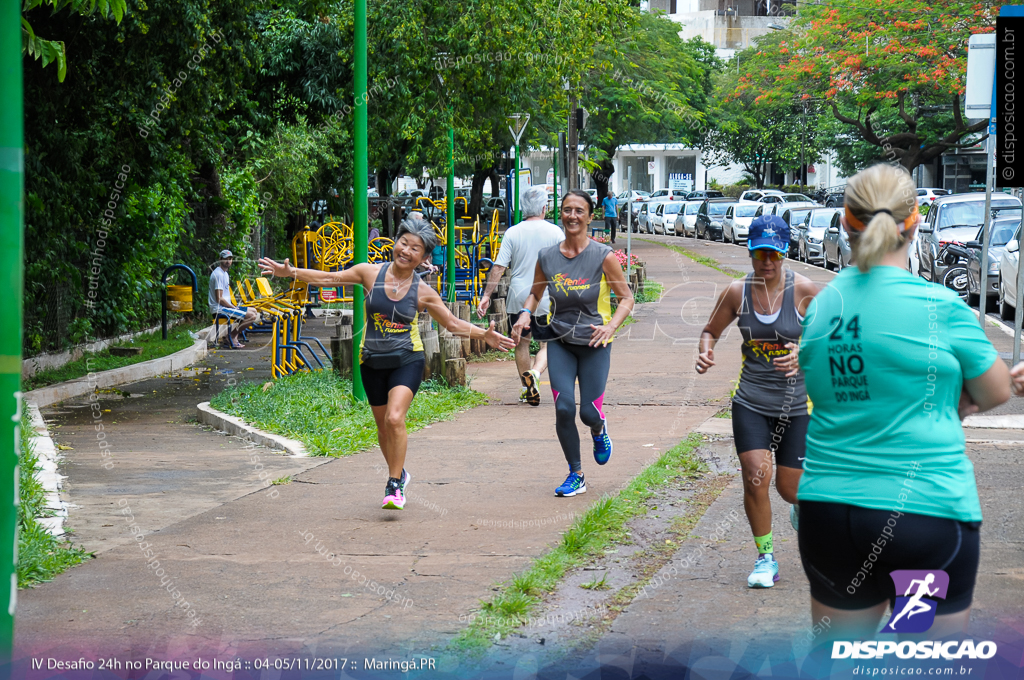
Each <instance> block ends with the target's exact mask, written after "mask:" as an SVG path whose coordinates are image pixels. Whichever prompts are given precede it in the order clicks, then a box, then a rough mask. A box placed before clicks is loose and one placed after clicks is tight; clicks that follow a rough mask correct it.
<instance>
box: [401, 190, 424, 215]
mask: <svg viewBox="0 0 1024 680" xmlns="http://www.w3.org/2000/svg"><path fill="white" fill-rule="evenodd" d="M426 195H427V194H426V192H423V191H420V190H419V189H413V190H411V191H406V190H402V191H399V192H398V193H397V194H395V199H396V200H398V203H399V205H401V206H403V207H405V208H407V209H410V210H411V209H412V208H413V205H414V204H415V203H416V199H417V198H419V197H421V196H426Z"/></svg>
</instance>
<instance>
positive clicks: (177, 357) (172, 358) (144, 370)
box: [24, 326, 213, 408]
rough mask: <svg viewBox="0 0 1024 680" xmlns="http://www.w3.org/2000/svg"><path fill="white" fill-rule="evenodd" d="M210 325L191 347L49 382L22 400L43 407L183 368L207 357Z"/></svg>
mask: <svg viewBox="0 0 1024 680" xmlns="http://www.w3.org/2000/svg"><path fill="white" fill-rule="evenodd" d="M211 328H213V326H210V327H209V328H205V329H203V330H201V331H199V334H200V335H201V336H202V338H201V339H199V340H196V341H195V342H194V343H193V344H192V346H191V347H186V348H185V349H182V350H178V351H177V352H175V353H174V354H168V355H167V356H165V357H160V358H159V359H150V360H149V361H142V362H139V363H137V364H132V365H131V366H123V367H122V368H112V369H110V370H109V371H100V372H99V373H91V374H89V375H87V376H85V377H83V378H75V379H74V380H68V381H67V382H62V383H57V384H56V385H50V386H49V387H41V388H39V389H38V390H32V391H31V392H26V393H25V395H24V396H25V399H27V400H28V401H30V402H32V403H34V404H35V405H36V406H38V407H39V408H42V407H44V406H49V405H50V404H56V403H57V402H60V401H64V400H65V399H73V398H74V397H80V396H82V395H83V394H89V393H90V392H95V391H96V390H98V389H102V388H105V387H113V386H114V385H123V384H125V383H132V382H138V381H139V380H146V379H147V378H153V377H156V376H158V375H161V374H163V373H170V372H171V371H175V370H178V369H181V368H185V367H186V366H189V365H191V364H194V363H195V362H197V361H199V360H201V359H203V358H205V357H206V354H207V347H206V334H207V333H208V332H209V331H210V329H211Z"/></svg>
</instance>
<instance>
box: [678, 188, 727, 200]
mask: <svg viewBox="0 0 1024 680" xmlns="http://www.w3.org/2000/svg"><path fill="white" fill-rule="evenodd" d="M705 198H725V194H723V193H722V192H721V191H718V190H717V189H699V190H697V191H691V192H690V193H688V194H686V200H687V201H703V200H704V199H705Z"/></svg>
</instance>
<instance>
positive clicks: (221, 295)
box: [207, 250, 259, 349]
mask: <svg viewBox="0 0 1024 680" xmlns="http://www.w3.org/2000/svg"><path fill="white" fill-rule="evenodd" d="M234 258H235V256H234V255H232V254H231V251H230V250H222V251H220V263H219V264H218V265H217V266H216V267H214V268H213V272H212V273H211V274H210V294H209V297H208V299H207V302H208V303H209V306H210V314H212V315H214V316H215V317H216V315H217V314H221V315H223V316H226V317H227V318H228V320H229V321H228V323H229V324H230V323H231V321H235V322H237V323H236V324H235V327H234V329H232V328H231V326H230V325H229V326H228V339H229V341H230V343H231V349H242V348H243V347H245V345H243V344H242V343H240V342H238V336H239V334H240V333H241V332H242V331H243V330H244V329H246V328H248V327H249V326H251V325H253V324H254V323H256V320H257V318H259V315H258V314H257V313H256V310H255V309H253V308H251V307H236V306H235V305H233V304H232V303H231V292H230V291H231V278H230V277H229V276H228V270H229V269H231V264H232V263H233V262H234ZM214 330H215V331H216V333H217V336H218V338H219V336H220V326H219V325H215V327H214Z"/></svg>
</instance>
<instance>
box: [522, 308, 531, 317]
mask: <svg viewBox="0 0 1024 680" xmlns="http://www.w3.org/2000/svg"><path fill="white" fill-rule="evenodd" d="M523 312H526V313H527V314H529V315H530V316H533V310H532V309H530V308H529V307H523V308H522V309H520V310H519V313H520V314H522V313H523Z"/></svg>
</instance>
